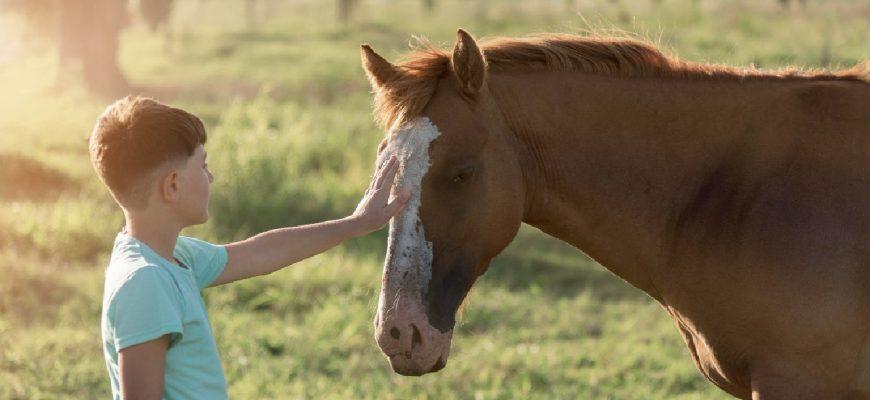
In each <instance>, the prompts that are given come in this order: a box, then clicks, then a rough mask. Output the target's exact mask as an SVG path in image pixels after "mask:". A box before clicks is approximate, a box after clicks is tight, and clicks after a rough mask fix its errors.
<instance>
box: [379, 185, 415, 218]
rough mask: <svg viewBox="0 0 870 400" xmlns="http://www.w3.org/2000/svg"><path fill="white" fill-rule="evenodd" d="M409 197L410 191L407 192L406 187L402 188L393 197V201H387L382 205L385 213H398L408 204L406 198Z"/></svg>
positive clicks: (392, 214) (389, 214) (390, 214)
mask: <svg viewBox="0 0 870 400" xmlns="http://www.w3.org/2000/svg"><path fill="white" fill-rule="evenodd" d="M410 198H411V192H409V191H408V190H407V189H405V190H402V191H401V192H400V193H399V194H398V195H397V196H396V198H394V199H393V201H391V202H390V203H388V204H387V205H386V207H384V209H385V210H386V212H387V215H388V216H390V217H392V216H394V215H396V214H398V213H399V212H401V211H402V210H403V209H404V208H405V206H406V205H407V204H408V200H409V199H410Z"/></svg>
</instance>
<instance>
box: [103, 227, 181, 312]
mask: <svg viewBox="0 0 870 400" xmlns="http://www.w3.org/2000/svg"><path fill="white" fill-rule="evenodd" d="M173 280H174V279H173V278H172V274H170V273H169V271H167V270H166V268H165V267H163V266H161V265H160V264H159V262H158V260H155V259H154V257H153V256H149V254H148V252H147V249H145V248H144V247H143V246H142V245H141V244H140V243H137V242H136V241H135V240H130V238H129V237H125V235H123V234H119V235H118V237H117V238H116V239H115V245H114V247H113V248H112V256H111V259H110V260H109V266H108V267H107V268H106V281H105V290H104V297H105V299H104V300H106V301H110V300H111V299H112V298H113V297H114V296H115V294H116V293H117V292H118V290H120V289H121V288H122V287H125V286H132V285H143V284H144V285H153V284H163V285H174V283H173Z"/></svg>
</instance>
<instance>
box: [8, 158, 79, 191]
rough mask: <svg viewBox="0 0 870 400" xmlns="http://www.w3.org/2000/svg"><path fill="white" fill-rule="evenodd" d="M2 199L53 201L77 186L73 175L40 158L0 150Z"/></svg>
mask: <svg viewBox="0 0 870 400" xmlns="http://www.w3.org/2000/svg"><path fill="white" fill-rule="evenodd" d="M0 166H2V167H0V200H8V201H51V200H55V199H57V197H58V196H59V195H60V194H61V193H63V192H65V191H69V190H72V189H77V188H78V185H77V184H76V182H75V181H73V180H72V179H71V178H70V177H68V176H67V175H65V174H63V173H62V172H60V171H57V170H55V169H53V168H50V167H48V166H46V165H44V164H42V163H41V162H39V161H36V160H33V159H31V158H28V157H25V156H21V155H17V154H3V153H0Z"/></svg>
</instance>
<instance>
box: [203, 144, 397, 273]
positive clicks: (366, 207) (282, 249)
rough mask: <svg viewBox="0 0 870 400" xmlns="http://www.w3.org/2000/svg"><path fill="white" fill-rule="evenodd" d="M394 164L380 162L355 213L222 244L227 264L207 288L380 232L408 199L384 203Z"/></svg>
mask: <svg viewBox="0 0 870 400" xmlns="http://www.w3.org/2000/svg"><path fill="white" fill-rule="evenodd" d="M398 164H399V163H398V161H397V160H396V159H395V157H392V158H390V160H389V161H388V162H386V163H384V165H383V166H382V167H381V168H380V169H379V170H378V172H377V173H375V176H374V178H373V179H372V182H371V184H370V185H369V188H368V190H366V194H365V196H364V197H363V199H362V201H361V202H360V204H359V206H357V209H356V211H355V212H354V213H353V215H351V216H349V217H346V218H342V219H338V220H333V221H326V222H320V223H316V224H311V225H302V226H296V227H290V228H281V229H275V230H271V231H268V232H264V233H261V234H259V235H256V236H253V237H251V238H248V239H246V240H243V241H240V242H235V243H230V244H228V245H226V250H227V265H226V267H225V268H224V271H223V272H222V273H221V274H220V275H219V276H218V277H217V278H216V279H215V280H214V282H212V283H211V286H216V285H222V284H224V283H229V282H233V281H237V280H240V279H245V278H250V277H252V276H258V275H266V274H269V273H271V272H274V271H277V270H279V269H281V268H283V267H285V266H288V265H290V264H293V263H295V262H297V261H301V260H304V259H306V258H308V257H311V256H313V255H316V254H319V253H322V252H324V251H326V250H328V249H330V248H332V247H334V246H336V245H338V244H339V243H341V242H343V241H345V240H347V239H351V238H354V237H357V236H362V235H365V234H367V233H370V232H373V231H376V230H378V229H380V228H381V227H382V226H384V224H385V223H386V222H387V221H389V219H390V218H391V217H392V216H394V215H396V214H398V213H399V212H400V211H401V210H402V209H403V208H404V206H405V204H406V203H407V201H408V199H409V198H410V193H408V192H406V191H405V192H401V193H399V195H398V196H397V197H396V198H395V199H393V201H392V202H388V200H389V196H390V188H391V187H392V185H393V180H394V179H395V177H396V171H397V170H398Z"/></svg>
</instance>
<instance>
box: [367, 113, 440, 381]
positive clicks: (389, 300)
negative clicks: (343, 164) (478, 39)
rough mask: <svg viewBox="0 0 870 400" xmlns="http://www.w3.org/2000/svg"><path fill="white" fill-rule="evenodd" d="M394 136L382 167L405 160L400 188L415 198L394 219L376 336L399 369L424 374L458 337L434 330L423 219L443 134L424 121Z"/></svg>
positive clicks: (429, 261) (436, 365)
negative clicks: (433, 150) (426, 183)
mask: <svg viewBox="0 0 870 400" xmlns="http://www.w3.org/2000/svg"><path fill="white" fill-rule="evenodd" d="M390 134H391V136H390V141H389V144H388V146H387V147H386V148H385V149H384V150H383V151H382V152H381V154H380V156H379V158H378V161H377V164H378V165H379V166H380V165H382V164H383V163H384V162H386V160H387V159H388V158H389V157H390V156H391V155H396V157H397V158H398V160H399V162H400V168H399V172H398V174H397V179H396V180H397V183H396V184H397V186H398V187H401V188H405V189H408V190H410V192H411V198H410V199H409V200H408V204H407V205H406V206H405V210H404V211H403V212H402V213H401V214H399V215H397V216H396V217H394V218H393V219H392V221H390V236H389V239H388V243H387V256H386V260H385V263H384V277H383V280H382V287H381V293H380V297H379V298H378V311H377V315H376V317H375V338H376V340H377V342H378V345H379V346H380V348H381V350H382V351H383V352H384V354H386V355H387V357H389V358H390V363H391V364H392V366H393V370H395V371H396V372H399V373H402V374H406V375H420V374H423V373H427V372H431V371H433V370H437V369H440V368H442V367H443V366H444V362H445V361H446V360H447V353H448V351H449V349H450V339H451V338H452V334H453V332H452V330H451V331H447V332H441V331H439V330H437V329H436V328H434V327H432V326H431V324H429V320H428V317H427V314H426V306H425V298H426V293H427V291H428V287H429V280H430V279H431V277H432V243H431V242H428V241H427V240H426V235H425V230H424V226H423V223H422V222H421V220H420V207H421V205H422V204H421V203H422V185H423V177H424V176H425V175H426V172H427V171H428V170H429V167H430V166H431V161H430V160H429V146H430V144H431V143H432V141H434V140H435V139H436V138H438V136H440V135H441V133H440V132H439V130H438V128H437V127H436V126H435V125H434V124H433V123H432V121H430V120H429V119H428V118H425V117H420V118H417V119H414V120H413V121H410V122H408V123H405V124H403V125H401V126H399V127H398V128H396V131H394V132H390Z"/></svg>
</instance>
